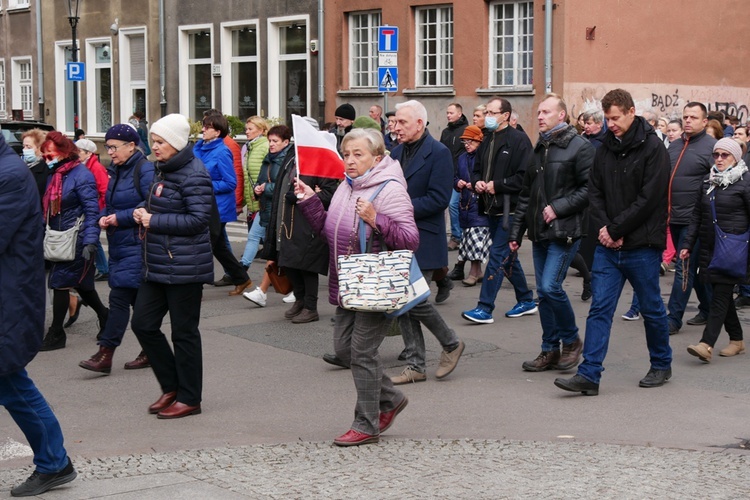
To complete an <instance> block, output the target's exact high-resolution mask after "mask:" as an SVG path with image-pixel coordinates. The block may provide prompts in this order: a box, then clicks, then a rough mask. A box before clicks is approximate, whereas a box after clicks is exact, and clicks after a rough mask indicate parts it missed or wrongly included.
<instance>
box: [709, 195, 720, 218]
mask: <svg viewBox="0 0 750 500" xmlns="http://www.w3.org/2000/svg"><path fill="white" fill-rule="evenodd" d="M714 198H715V197H714V193H713V191H712V192H711V195H710V196H709V197H708V201H710V202H711V217H713V221H714V224H716V223H717V220H718V219H717V218H716V203H714Z"/></svg>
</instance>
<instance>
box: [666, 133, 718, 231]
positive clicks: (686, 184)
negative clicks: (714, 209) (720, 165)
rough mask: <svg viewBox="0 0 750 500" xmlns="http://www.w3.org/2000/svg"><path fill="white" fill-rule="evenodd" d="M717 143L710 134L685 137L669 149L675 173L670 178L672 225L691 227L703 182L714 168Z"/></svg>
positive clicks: (670, 218) (672, 172)
mask: <svg viewBox="0 0 750 500" xmlns="http://www.w3.org/2000/svg"><path fill="white" fill-rule="evenodd" d="M714 144H716V139H715V138H713V137H712V136H710V135H708V134H707V133H706V130H703V131H701V132H698V133H697V134H695V135H693V136H688V135H686V134H683V135H682V137H680V138H679V139H676V140H675V141H674V142H672V143H671V144H670V145H669V160H670V163H671V166H672V170H671V173H670V177H669V193H668V196H669V223H670V224H678V225H682V226H687V225H688V224H690V219H691V218H692V216H693V208H695V204H696V203H698V200H699V199H700V194H701V186H702V184H703V179H704V178H705V177H706V175H708V172H709V171H710V170H711V165H713V159H712V158H711V154H712V153H713V151H714Z"/></svg>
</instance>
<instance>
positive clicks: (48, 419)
mask: <svg viewBox="0 0 750 500" xmlns="http://www.w3.org/2000/svg"><path fill="white" fill-rule="evenodd" d="M0 405H2V406H4V407H5V409H6V410H8V413H10V416H11V417H13V420H15V422H16V424H18V427H19V428H20V429H21V431H22V432H23V434H24V436H26V440H27V441H28V442H29V446H31V449H32V450H34V465H36V470H37V471H39V472H41V473H42V474H54V473H56V472H60V471H61V470H63V469H64V468H65V466H66V465H68V454H67V453H66V451H65V448H64V447H63V434H62V429H60V423H59V422H58V421H57V417H55V414H54V413H53V412H52V409H51V408H50V407H49V405H48V404H47V401H46V400H45V399H44V396H42V393H40V392H39V389H37V388H36V386H35V385H34V381H33V380H31V379H30V378H29V375H28V373H26V370H19V371H17V372H14V373H10V374H8V375H2V376H0Z"/></svg>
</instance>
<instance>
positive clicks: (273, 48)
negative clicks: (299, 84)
mask: <svg viewBox="0 0 750 500" xmlns="http://www.w3.org/2000/svg"><path fill="white" fill-rule="evenodd" d="M294 23H303V24H304V25H305V36H306V38H307V40H306V47H307V48H308V49H309V47H310V31H311V28H312V27H311V25H310V16H309V15H307V14H303V15H294V16H283V17H270V18H268V20H267V41H268V42H267V47H268V48H267V52H266V53H267V54H268V82H270V83H269V84H268V117H269V118H281V119H282V120H283V119H284V117H283V116H281V114H280V113H281V108H280V105H279V99H280V97H281V89H280V85H279V84H280V81H281V80H280V72H279V63H281V62H282V61H295V60H302V58H301V57H300V56H299V54H281V40H280V38H281V37H280V35H279V30H280V29H281V28H283V27H286V26H288V25H293V24H294ZM304 56H305V61H306V71H307V78H306V80H307V82H306V90H305V91H306V95H307V108H306V110H305V115H306V116H310V110H311V108H312V104H311V101H312V93H311V89H312V77H313V75H312V74H311V71H310V64H311V61H310V51H309V50H305V53H304ZM286 125H287V126H289V127H291V125H292V124H291V123H286Z"/></svg>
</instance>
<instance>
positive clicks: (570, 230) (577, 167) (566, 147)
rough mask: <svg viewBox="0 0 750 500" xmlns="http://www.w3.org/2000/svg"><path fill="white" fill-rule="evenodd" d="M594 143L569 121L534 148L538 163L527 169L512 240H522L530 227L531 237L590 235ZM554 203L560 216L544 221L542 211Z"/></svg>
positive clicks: (578, 236)
mask: <svg viewBox="0 0 750 500" xmlns="http://www.w3.org/2000/svg"><path fill="white" fill-rule="evenodd" d="M594 153H595V149H594V146H592V145H591V143H590V142H589V141H587V140H586V139H584V138H582V137H581V136H579V135H578V134H577V133H576V129H575V128H573V127H571V126H570V125H568V126H567V127H566V128H565V129H563V130H561V131H560V132H558V133H556V134H554V135H553V136H552V138H551V139H550V140H549V141H544V140H543V139H542V138H541V137H540V139H539V142H537V144H536V147H535V148H534V164H533V165H532V166H531V167H530V168H529V169H527V170H526V176H525V177H524V180H523V187H522V188H521V194H520V195H519V197H518V205H517V206H516V217H514V218H513V228H512V229H511V232H510V235H509V238H508V239H509V240H510V241H517V242H520V241H521V238H522V237H523V233H524V232H526V229H527V228H528V230H529V239H530V240H531V241H542V240H554V241H561V240H562V241H572V240H576V239H578V238H581V237H582V236H585V235H586V232H587V226H588V218H587V217H586V207H588V205H589V189H588V182H589V170H590V169H591V165H592V164H593V162H594ZM547 205H551V206H552V209H553V210H554V211H555V214H556V215H557V218H556V219H555V220H553V221H552V223H551V224H547V223H545V222H544V217H543V216H542V211H543V210H544V207H546V206H547Z"/></svg>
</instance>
